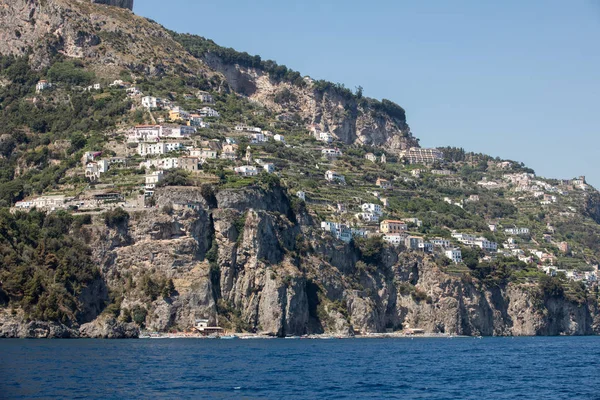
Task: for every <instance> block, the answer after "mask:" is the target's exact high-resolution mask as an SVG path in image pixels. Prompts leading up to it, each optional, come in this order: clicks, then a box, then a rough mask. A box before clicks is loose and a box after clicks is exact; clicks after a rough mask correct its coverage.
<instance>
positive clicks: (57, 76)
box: [48, 61, 95, 86]
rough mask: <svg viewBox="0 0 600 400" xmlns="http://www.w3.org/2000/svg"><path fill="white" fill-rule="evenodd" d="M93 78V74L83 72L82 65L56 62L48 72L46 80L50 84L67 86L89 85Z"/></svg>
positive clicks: (72, 62) (71, 62) (79, 63)
mask: <svg viewBox="0 0 600 400" xmlns="http://www.w3.org/2000/svg"><path fill="white" fill-rule="evenodd" d="M94 77H95V75H94V74H93V73H91V72H88V71H87V70H85V69H84V66H83V64H82V63H81V62H77V61H63V62H57V63H54V64H53V65H52V66H51V67H50V69H49V70H48V78H49V80H50V81H51V82H61V83H66V84H69V85H80V86H85V85H89V84H90V83H92V81H93V79H94Z"/></svg>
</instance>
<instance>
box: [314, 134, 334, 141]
mask: <svg viewBox="0 0 600 400" xmlns="http://www.w3.org/2000/svg"><path fill="white" fill-rule="evenodd" d="M315 138H316V139H317V140H318V141H320V142H324V143H331V142H333V140H334V136H333V135H332V134H331V133H329V132H315Z"/></svg>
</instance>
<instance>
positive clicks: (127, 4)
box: [92, 0, 133, 10]
mask: <svg viewBox="0 0 600 400" xmlns="http://www.w3.org/2000/svg"><path fill="white" fill-rule="evenodd" d="M92 3H96V4H106V5H107V6H114V7H120V8H128V9H130V10H133V0H92Z"/></svg>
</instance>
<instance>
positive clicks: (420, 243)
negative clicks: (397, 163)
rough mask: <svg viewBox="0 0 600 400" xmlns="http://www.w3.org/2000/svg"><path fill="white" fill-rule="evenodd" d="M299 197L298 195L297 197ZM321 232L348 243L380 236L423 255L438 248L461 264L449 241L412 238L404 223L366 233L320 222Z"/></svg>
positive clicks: (384, 223) (459, 254)
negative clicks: (356, 239)
mask: <svg viewBox="0 0 600 400" xmlns="http://www.w3.org/2000/svg"><path fill="white" fill-rule="evenodd" d="M299 197H300V195H299ZM363 206H366V207H364V208H365V209H370V208H372V207H371V205H368V204H365V205H363ZM321 230H323V231H325V232H328V233H330V234H331V235H332V236H333V237H335V238H336V239H338V240H341V241H343V242H346V243H348V242H350V241H351V240H352V239H353V238H356V237H361V238H365V237H368V236H373V235H376V236H380V237H381V238H382V240H383V241H385V242H386V243H389V244H391V245H392V246H400V245H403V246H405V247H406V248H407V249H410V250H415V251H422V252H425V253H433V252H434V248H435V247H438V248H440V251H441V252H442V254H444V255H445V256H446V257H448V258H449V259H450V260H451V261H452V262H454V263H455V264H459V263H461V262H462V252H461V250H460V249H459V248H456V247H453V246H452V245H451V243H450V241H449V240H446V239H442V238H436V239H433V240H431V241H430V242H426V241H425V240H424V239H423V238H422V237H420V236H412V235H409V234H408V233H407V231H408V224H407V222H405V221H398V220H384V221H381V223H380V224H379V230H378V231H368V230H365V229H362V228H353V227H351V226H349V225H348V224H344V223H339V222H331V221H323V222H321Z"/></svg>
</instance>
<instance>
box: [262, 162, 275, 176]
mask: <svg viewBox="0 0 600 400" xmlns="http://www.w3.org/2000/svg"><path fill="white" fill-rule="evenodd" d="M263 169H264V170H265V171H266V172H267V173H268V174H272V173H273V172H275V165H273V164H271V163H266V164H264V165H263Z"/></svg>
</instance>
